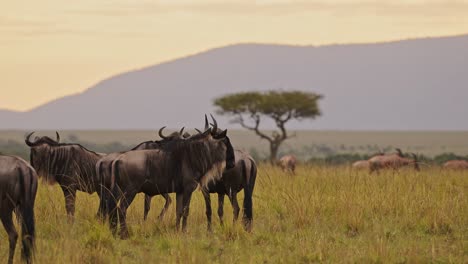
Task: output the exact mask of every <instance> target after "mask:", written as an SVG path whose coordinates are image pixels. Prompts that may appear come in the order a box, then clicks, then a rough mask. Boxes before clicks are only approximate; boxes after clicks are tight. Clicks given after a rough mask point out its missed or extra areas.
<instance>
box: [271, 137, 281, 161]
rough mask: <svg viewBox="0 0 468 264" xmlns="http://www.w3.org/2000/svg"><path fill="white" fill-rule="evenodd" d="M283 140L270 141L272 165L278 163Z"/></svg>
mask: <svg viewBox="0 0 468 264" xmlns="http://www.w3.org/2000/svg"><path fill="white" fill-rule="evenodd" d="M280 143H281V142H270V163H271V165H275V164H276V159H277V156H278V149H279V146H280Z"/></svg>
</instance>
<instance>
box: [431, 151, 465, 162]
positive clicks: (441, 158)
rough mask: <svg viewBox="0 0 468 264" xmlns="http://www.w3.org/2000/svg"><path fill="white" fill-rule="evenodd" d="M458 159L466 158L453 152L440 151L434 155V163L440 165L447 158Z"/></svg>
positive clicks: (447, 159)
mask: <svg viewBox="0 0 468 264" xmlns="http://www.w3.org/2000/svg"><path fill="white" fill-rule="evenodd" d="M460 159H464V160H466V159H467V157H466V156H465V157H463V156H459V155H456V154H454V153H442V154H440V155H437V156H435V157H434V163H436V164H439V165H441V164H444V163H445V162H447V161H449V160H460Z"/></svg>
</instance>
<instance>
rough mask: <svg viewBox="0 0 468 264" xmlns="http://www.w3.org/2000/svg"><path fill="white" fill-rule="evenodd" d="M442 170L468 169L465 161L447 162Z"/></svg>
mask: <svg viewBox="0 0 468 264" xmlns="http://www.w3.org/2000/svg"><path fill="white" fill-rule="evenodd" d="M443 168H444V169H451V170H466V169H468V161H466V160H449V161H447V162H445V163H444V165H443Z"/></svg>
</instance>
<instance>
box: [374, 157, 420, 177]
mask: <svg viewBox="0 0 468 264" xmlns="http://www.w3.org/2000/svg"><path fill="white" fill-rule="evenodd" d="M400 155H402V153H393V154H386V155H379V156H374V157H372V158H370V159H369V164H370V167H369V170H370V172H371V173H372V172H374V171H379V170H380V169H394V170H397V169H399V168H401V167H405V166H411V165H413V166H414V169H415V170H417V171H419V162H418V159H417V156H416V155H415V154H414V153H412V154H411V155H412V156H413V158H412V159H410V158H405V157H401V156H400Z"/></svg>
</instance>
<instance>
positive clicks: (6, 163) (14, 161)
mask: <svg viewBox="0 0 468 264" xmlns="http://www.w3.org/2000/svg"><path fill="white" fill-rule="evenodd" d="M36 192H37V174H36V171H35V170H34V169H33V168H32V167H31V166H30V165H29V164H28V163H27V162H26V161H25V160H23V159H21V158H19V157H14V156H4V155H0V219H1V220H2V223H3V226H4V227H5V230H6V232H7V234H8V240H9V243H10V251H9V255H8V263H13V256H14V254H15V248H16V241H17V239H18V233H17V231H16V229H15V226H14V224H13V212H15V214H16V217H17V218H18V220H19V222H20V223H21V241H22V245H23V249H22V257H23V259H24V260H25V261H26V262H27V263H30V262H31V261H32V256H33V254H34V238H35V220H34V201H35V199H36Z"/></svg>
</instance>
